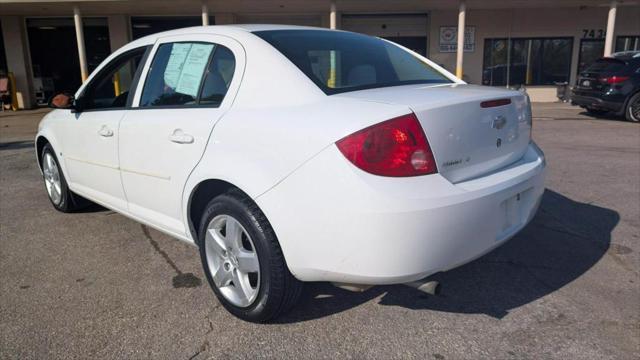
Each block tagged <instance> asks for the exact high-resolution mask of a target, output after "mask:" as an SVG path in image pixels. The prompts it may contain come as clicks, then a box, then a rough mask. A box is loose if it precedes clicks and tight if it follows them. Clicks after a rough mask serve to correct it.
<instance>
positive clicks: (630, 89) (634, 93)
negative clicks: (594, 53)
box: [571, 51, 640, 122]
mask: <svg viewBox="0 0 640 360" xmlns="http://www.w3.org/2000/svg"><path fill="white" fill-rule="evenodd" d="M571 103H572V104H574V105H578V106H580V107H583V108H585V109H586V110H587V111H588V112H589V113H592V114H597V115H600V114H606V113H614V114H616V115H624V116H625V117H626V119H627V120H630V121H636V122H637V121H640V51H625V52H620V53H615V54H612V55H611V57H604V58H600V59H598V60H596V62H594V63H593V64H591V66H589V67H588V68H587V69H586V70H584V71H583V72H581V73H580V75H579V76H578V81H577V83H576V86H575V87H574V88H573V92H572V94H571Z"/></svg>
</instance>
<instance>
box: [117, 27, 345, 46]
mask: <svg viewBox="0 0 640 360" xmlns="http://www.w3.org/2000/svg"><path fill="white" fill-rule="evenodd" d="M272 30H322V31H332V30H330V29H327V28H320V27H313V26H298V25H279V24H233V25H207V26H191V27H186V28H181V29H174V30H168V31H162V32H159V33H155V34H151V35H147V36H145V37H142V38H140V39H137V40H134V41H132V42H130V43H129V45H131V46H128V47H138V46H144V45H150V44H153V43H155V42H156V40H158V39H159V38H161V37H165V36H174V35H189V34H215V35H226V36H231V37H233V35H235V36H242V35H247V34H249V33H252V32H257V31H272Z"/></svg>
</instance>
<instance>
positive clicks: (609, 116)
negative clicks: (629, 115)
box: [579, 111, 627, 122]
mask: <svg viewBox="0 0 640 360" xmlns="http://www.w3.org/2000/svg"><path fill="white" fill-rule="evenodd" d="M579 115H582V116H585V117H587V118H590V119H594V120H609V121H623V122H625V121H627V119H625V118H624V115H616V114H613V113H604V114H593V113H590V112H588V111H582V112H580V113H579Z"/></svg>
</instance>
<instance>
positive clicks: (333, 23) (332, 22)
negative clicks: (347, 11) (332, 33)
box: [329, 0, 338, 30]
mask: <svg viewBox="0 0 640 360" xmlns="http://www.w3.org/2000/svg"><path fill="white" fill-rule="evenodd" d="M329 28H330V29H331V30H335V29H337V28H338V14H337V10H336V0H331V9H330V12H329Z"/></svg>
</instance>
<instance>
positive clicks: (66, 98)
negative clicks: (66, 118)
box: [48, 93, 75, 109]
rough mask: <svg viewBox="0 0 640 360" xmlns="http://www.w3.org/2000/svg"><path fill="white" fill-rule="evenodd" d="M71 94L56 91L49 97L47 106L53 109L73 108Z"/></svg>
mask: <svg viewBox="0 0 640 360" xmlns="http://www.w3.org/2000/svg"><path fill="white" fill-rule="evenodd" d="M74 100H75V99H74V98H73V95H69V94H68V93H58V94H56V95H54V96H52V97H51V99H49V103H48V106H49V107H50V108H54V109H75V106H74Z"/></svg>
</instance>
